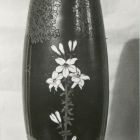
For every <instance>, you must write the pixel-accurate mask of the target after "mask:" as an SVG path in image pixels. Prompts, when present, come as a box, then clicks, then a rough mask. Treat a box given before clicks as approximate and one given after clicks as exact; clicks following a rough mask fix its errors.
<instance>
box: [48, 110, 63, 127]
mask: <svg viewBox="0 0 140 140" xmlns="http://www.w3.org/2000/svg"><path fill="white" fill-rule="evenodd" d="M50 119H51V120H52V121H53V122H55V123H57V124H60V123H61V116H60V113H59V112H58V111H56V112H55V114H53V113H51V115H50Z"/></svg>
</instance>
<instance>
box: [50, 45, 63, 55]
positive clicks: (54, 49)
mask: <svg viewBox="0 0 140 140" xmlns="http://www.w3.org/2000/svg"><path fill="white" fill-rule="evenodd" d="M51 49H52V50H53V51H54V52H55V53H57V54H58V55H61V53H60V52H59V51H58V49H57V48H56V46H54V45H52V46H51Z"/></svg>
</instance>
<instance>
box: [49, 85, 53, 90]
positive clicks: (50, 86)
mask: <svg viewBox="0 0 140 140" xmlns="http://www.w3.org/2000/svg"><path fill="white" fill-rule="evenodd" d="M52 88H53V85H52V84H50V85H49V89H50V92H51V89H52Z"/></svg>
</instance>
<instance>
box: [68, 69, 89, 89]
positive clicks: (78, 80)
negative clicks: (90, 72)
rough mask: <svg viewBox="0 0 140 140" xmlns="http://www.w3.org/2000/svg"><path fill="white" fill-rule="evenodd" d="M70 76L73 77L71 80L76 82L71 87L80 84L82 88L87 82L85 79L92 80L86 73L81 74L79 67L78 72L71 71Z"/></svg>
mask: <svg viewBox="0 0 140 140" xmlns="http://www.w3.org/2000/svg"><path fill="white" fill-rule="evenodd" d="M70 76H71V77H72V78H71V80H72V81H73V82H74V83H73V85H72V87H71V88H75V87H76V86H77V85H79V87H80V89H82V88H83V86H84V84H85V82H84V80H90V77H89V76H87V75H85V74H81V71H80V70H79V69H78V68H77V72H76V73H71V74H70Z"/></svg>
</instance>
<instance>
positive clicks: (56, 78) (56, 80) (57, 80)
mask: <svg viewBox="0 0 140 140" xmlns="http://www.w3.org/2000/svg"><path fill="white" fill-rule="evenodd" d="M62 78H63V76H62V74H58V73H57V72H56V71H54V72H53V74H52V78H49V79H47V80H46V82H47V83H48V84H49V89H50V91H51V89H52V88H53V87H54V88H55V90H56V91H57V88H58V87H59V88H61V89H62V90H63V91H64V90H65V89H64V87H63V85H62V83H61V79H62Z"/></svg>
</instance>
